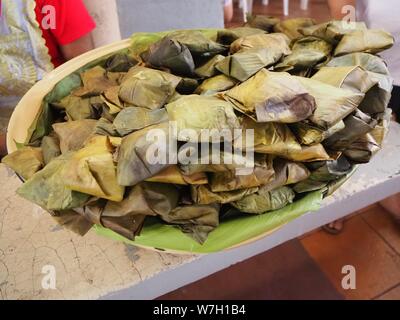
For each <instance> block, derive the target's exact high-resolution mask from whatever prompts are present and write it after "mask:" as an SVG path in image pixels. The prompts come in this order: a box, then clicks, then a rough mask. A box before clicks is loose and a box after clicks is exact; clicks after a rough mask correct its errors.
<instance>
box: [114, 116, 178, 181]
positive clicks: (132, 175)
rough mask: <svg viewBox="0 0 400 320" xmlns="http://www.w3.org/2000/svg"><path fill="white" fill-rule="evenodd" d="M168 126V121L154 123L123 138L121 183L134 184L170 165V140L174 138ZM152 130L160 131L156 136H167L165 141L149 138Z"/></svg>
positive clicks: (120, 155) (119, 162)
mask: <svg viewBox="0 0 400 320" xmlns="http://www.w3.org/2000/svg"><path fill="white" fill-rule="evenodd" d="M168 127H169V126H168V123H161V124H157V125H153V126H150V127H147V128H144V129H141V130H139V131H135V132H133V133H131V134H130V135H128V136H126V137H124V138H123V139H122V143H121V146H120V148H119V151H118V159H117V160H118V166H117V177H118V184H119V185H121V186H133V185H135V184H137V183H139V182H141V181H143V180H145V179H148V178H150V177H152V176H154V175H156V174H157V173H159V172H160V171H162V170H163V169H165V168H167V167H168V166H170V164H169V156H170V155H169V142H170V140H171V139H172V138H170V136H169V130H168V129H169V128H168ZM150 130H154V131H153V132H155V133H160V137H155V138H160V139H161V138H165V141H155V140H157V139H151V138H149V137H148V136H147V135H148V133H149V131H150ZM161 135H162V137H161ZM155 144H156V145H155ZM149 155H151V156H149Z"/></svg>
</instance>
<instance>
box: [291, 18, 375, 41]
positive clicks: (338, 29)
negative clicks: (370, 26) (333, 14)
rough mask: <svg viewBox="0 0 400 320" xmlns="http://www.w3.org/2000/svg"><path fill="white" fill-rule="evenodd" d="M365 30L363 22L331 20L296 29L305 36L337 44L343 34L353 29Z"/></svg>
mask: <svg viewBox="0 0 400 320" xmlns="http://www.w3.org/2000/svg"><path fill="white" fill-rule="evenodd" d="M357 30H360V31H363V30H367V26H366V25H365V23H364V22H350V23H349V22H347V21H339V20H333V21H328V22H324V23H320V24H317V25H313V26H309V27H305V28H301V29H299V30H298V31H299V32H300V33H301V34H303V35H305V36H315V37H318V38H321V39H324V40H326V41H328V42H330V43H333V44H337V43H338V42H339V41H340V40H341V39H342V38H343V36H344V35H345V34H348V33H350V32H353V31H357Z"/></svg>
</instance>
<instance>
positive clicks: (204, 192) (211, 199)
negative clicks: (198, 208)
mask: <svg viewBox="0 0 400 320" xmlns="http://www.w3.org/2000/svg"><path fill="white" fill-rule="evenodd" d="M257 191H258V188H257V187H255V188H249V189H239V190H233V191H225V192H213V191H211V188H210V186H209V185H207V184H205V185H197V186H196V185H193V186H191V196H192V199H193V201H194V202H195V203H197V204H211V203H221V204H226V203H230V202H233V201H237V200H240V199H242V198H243V197H245V196H247V195H250V194H253V193H255V192H257Z"/></svg>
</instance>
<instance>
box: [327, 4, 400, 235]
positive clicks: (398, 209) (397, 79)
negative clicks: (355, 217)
mask: <svg viewBox="0 0 400 320" xmlns="http://www.w3.org/2000/svg"><path fill="white" fill-rule="evenodd" d="M328 3H329V7H330V10H331V15H332V17H333V18H334V19H338V20H340V19H342V18H343V17H344V16H346V15H347V12H345V13H343V12H342V8H343V7H344V6H346V5H351V6H353V7H355V8H356V13H357V20H359V21H364V22H365V23H366V24H367V26H368V28H370V29H384V30H386V31H388V32H390V33H391V34H392V35H393V37H394V39H395V44H394V46H393V47H392V48H390V49H389V50H386V51H384V52H382V53H380V54H379V55H380V56H381V57H382V58H383V59H384V60H385V61H386V63H387V65H388V68H389V71H390V74H391V76H392V78H393V80H394V82H393V84H394V86H393V91H392V98H391V100H390V102H389V108H391V109H392V110H393V113H394V115H395V118H396V120H397V121H398V122H400V23H399V22H398V19H399V12H400V1H399V0H385V1H378V0H328ZM395 191H400V190H395ZM380 205H381V206H382V207H384V208H385V209H386V210H387V211H388V212H389V213H390V214H391V215H392V217H393V218H394V219H395V221H396V222H397V224H399V225H400V193H397V194H395V195H394V196H391V197H389V198H387V199H385V200H383V201H381V202H380ZM324 229H325V230H326V231H328V232H329V233H333V234H336V233H339V232H340V231H341V230H342V229H343V220H342V219H341V220H336V221H334V222H332V223H330V224H329V225H326V226H324Z"/></svg>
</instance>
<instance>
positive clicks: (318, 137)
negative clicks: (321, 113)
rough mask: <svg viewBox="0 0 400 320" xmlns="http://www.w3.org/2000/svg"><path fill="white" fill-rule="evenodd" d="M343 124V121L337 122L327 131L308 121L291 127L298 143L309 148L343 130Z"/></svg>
mask: <svg viewBox="0 0 400 320" xmlns="http://www.w3.org/2000/svg"><path fill="white" fill-rule="evenodd" d="M344 127H345V124H344V122H343V120H341V121H339V122H338V123H336V124H335V125H333V126H332V127H330V128H328V129H327V130H322V129H320V128H318V127H317V126H315V125H313V124H312V123H310V122H309V121H302V122H298V123H294V124H293V125H291V129H292V130H293V132H294V133H295V135H296V137H297V139H298V141H299V142H300V143H301V144H302V145H305V146H311V145H314V144H318V143H321V142H323V141H324V140H325V139H327V138H329V137H330V136H332V135H333V134H335V133H336V132H339V131H341V130H343V129H344Z"/></svg>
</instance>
